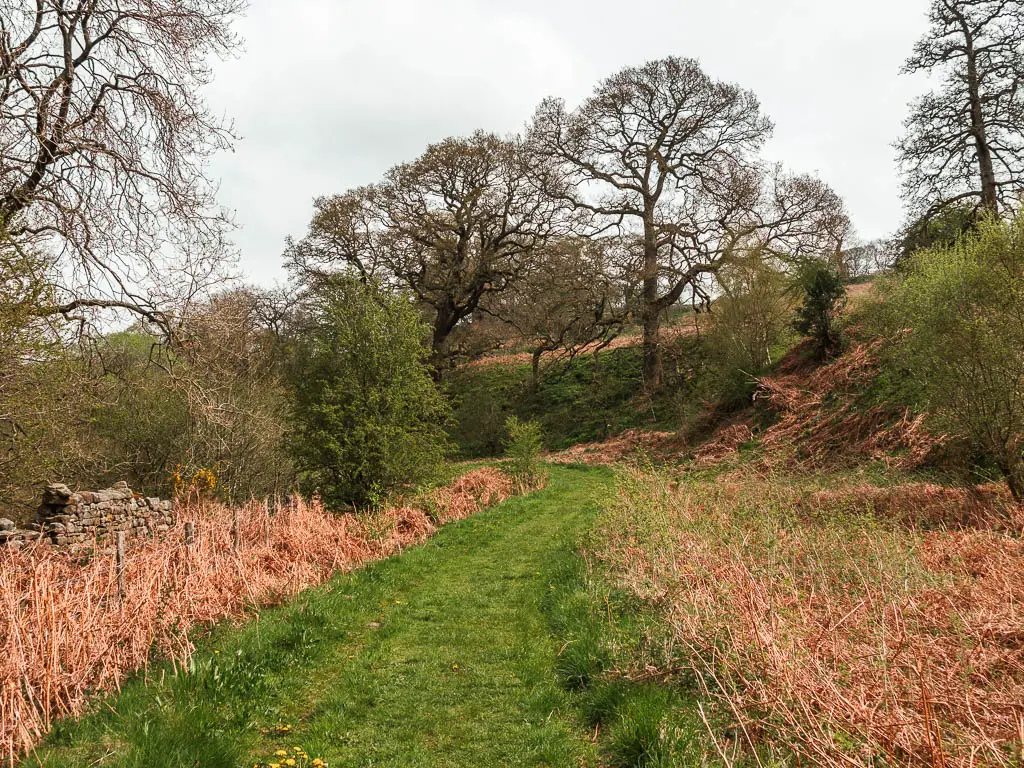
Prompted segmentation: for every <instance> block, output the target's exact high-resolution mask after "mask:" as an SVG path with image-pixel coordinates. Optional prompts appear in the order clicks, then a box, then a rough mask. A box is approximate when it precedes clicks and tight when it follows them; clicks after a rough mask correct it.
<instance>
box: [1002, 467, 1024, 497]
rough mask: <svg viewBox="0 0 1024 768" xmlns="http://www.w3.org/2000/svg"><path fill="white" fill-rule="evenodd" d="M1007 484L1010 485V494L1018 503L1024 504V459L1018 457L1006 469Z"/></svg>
mask: <svg viewBox="0 0 1024 768" xmlns="http://www.w3.org/2000/svg"><path fill="white" fill-rule="evenodd" d="M1004 474H1005V475H1006V484H1007V485H1008V486H1010V494H1011V495H1012V496H1013V500H1014V501H1016V502H1017V503H1018V504H1024V459H1018V460H1017V461H1016V462H1014V463H1013V465H1012V466H1010V468H1009V469H1007V470H1005V471H1004Z"/></svg>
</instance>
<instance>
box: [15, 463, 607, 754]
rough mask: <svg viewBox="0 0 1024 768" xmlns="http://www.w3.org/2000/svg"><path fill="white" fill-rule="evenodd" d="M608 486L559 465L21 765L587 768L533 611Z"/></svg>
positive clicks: (339, 582)
mask: <svg viewBox="0 0 1024 768" xmlns="http://www.w3.org/2000/svg"><path fill="white" fill-rule="evenodd" d="M611 484H612V477H611V474H610V473H609V472H607V471H604V470H599V469H577V468H566V467H554V468H552V470H551V478H550V482H549V485H548V487H547V488H546V489H545V490H544V491H542V492H539V493H536V494H533V495H531V496H529V497H525V498H518V499H512V500H510V501H508V502H506V503H505V504H503V505H501V506H499V507H497V508H495V509H493V510H489V511H487V512H484V513H482V514H480V515H477V516H476V517H474V518H470V519H469V520H466V521H463V522H461V523H455V524H452V525H450V526H448V527H446V528H445V529H443V530H442V531H441V532H439V533H438V534H437V536H435V537H434V538H433V539H432V540H431V541H430V542H428V543H427V544H425V545H424V546H422V547H418V548H416V549H414V550H410V551H409V552H406V553H405V554H403V555H401V556H399V557H395V558H392V559H390V560H387V561H384V562H381V563H378V564H376V565H373V566H371V567H369V568H367V569H365V570H362V571H358V572H355V573H352V574H348V575H343V576H339V577H338V578H336V579H334V580H333V581H332V582H330V583H329V584H328V585H326V586H325V587H322V588H318V589H314V590H310V591H309V592H307V593H304V594H303V596H302V597H301V598H299V599H298V600H297V601H295V602H294V603H293V604H291V605H289V606H288V607H286V608H282V609H279V610H275V611H268V612H265V613H264V614H263V615H262V616H261V618H260V620H259V621H258V622H254V623H253V624H251V625H249V626H247V627H246V628H245V629H243V630H240V631H231V630H222V631H221V632H219V633H218V634H217V635H215V636H214V637H213V638H211V639H210V641H209V642H208V643H204V645H203V648H202V649H200V651H199V652H198V653H197V655H196V660H195V662H194V664H193V666H192V668H191V669H190V670H188V671H187V672H185V673H180V674H174V673H173V671H172V670H169V669H166V670H160V669H157V670H155V671H151V672H150V678H151V679H150V682H149V684H148V685H145V684H143V683H142V681H138V682H136V683H133V684H131V685H129V686H127V687H126V689H125V690H124V692H123V693H122V694H121V695H120V696H118V697H116V698H114V699H111V700H110V701H109V702H106V703H105V704H103V705H101V706H100V707H99V708H98V709H99V711H97V713H96V714H94V715H92V716H90V717H87V718H85V719H84V720H82V721H80V722H78V723H67V724H63V725H60V726H58V727H57V728H56V729H55V730H54V732H53V734H52V735H51V737H50V739H49V740H48V741H47V743H46V744H45V745H44V746H43V747H41V748H40V749H39V751H38V753H37V754H36V755H34V756H32V757H30V758H29V759H27V760H26V761H25V765H32V766H37V765H42V766H48V767H52V768H56V767H57V766H61V767H62V768H63V767H68V768H73V767H75V766H82V767H83V768H84V767H85V766H124V767H126V768H127V767H131V768H143V766H145V767H146V768H157V767H164V766H166V767H167V768H171V767H172V766H173V768H183V767H184V766H201V767H202V768H228V767H230V768H237V766H249V767H250V768H251V766H253V765H254V764H255V763H257V762H261V763H266V762H268V761H269V760H271V759H276V758H273V754H274V751H275V750H277V749H286V750H289V751H291V750H292V749H293V747H296V746H298V747H301V748H302V749H303V750H305V751H306V752H307V753H308V754H309V755H310V756H311V758H321V759H323V760H325V761H327V762H328V763H329V765H330V766H331V768H340V767H341V766H346V767H347V766H352V767H353V768H354V767H355V766H374V767H377V766H405V767H413V766H549V767H550V768H558V767H559V766H580V765H589V764H593V762H594V748H593V745H592V744H591V743H590V741H589V739H588V738H587V736H586V734H585V733H584V731H583V728H582V726H581V725H580V723H579V722H578V721H577V720H576V718H575V716H574V713H573V710H572V709H571V707H570V704H569V700H568V695H567V694H566V693H565V692H564V691H563V690H562V689H561V688H560V686H559V685H558V683H557V682H556V678H555V674H554V667H555V661H556V653H557V650H558V649H557V648H556V647H555V642H554V640H552V639H551V637H550V635H549V625H548V624H547V622H546V620H545V618H544V616H543V615H542V613H541V610H540V606H541V603H542V601H543V600H544V596H545V595H546V594H547V593H548V592H549V591H550V590H551V589H553V588H554V587H553V585H552V584H551V583H549V579H548V576H552V577H554V574H556V573H557V572H558V571H559V570H560V569H562V570H564V568H561V566H563V565H564V563H565V560H566V559H567V558H571V557H572V556H573V555H572V553H571V545H572V544H573V542H574V541H575V538H576V537H577V535H578V533H579V531H580V530H581V529H582V527H583V526H584V525H585V524H586V523H587V521H588V520H589V519H590V516H591V515H592V514H593V512H594V510H595V509H596V507H597V504H598V502H599V500H600V498H601V497H602V495H603V494H605V493H606V492H607V489H608V488H610V487H611ZM300 764H301V761H300Z"/></svg>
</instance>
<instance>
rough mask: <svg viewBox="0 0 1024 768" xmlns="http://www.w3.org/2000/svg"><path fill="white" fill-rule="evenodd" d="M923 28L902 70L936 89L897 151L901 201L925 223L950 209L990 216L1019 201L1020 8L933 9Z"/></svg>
mask: <svg viewBox="0 0 1024 768" xmlns="http://www.w3.org/2000/svg"><path fill="white" fill-rule="evenodd" d="M929 20H930V22H931V26H930V28H929V30H928V32H927V33H926V34H925V35H924V37H922V38H921V40H920V41H919V42H918V43H917V45H916V47H915V48H914V54H913V56H911V57H910V59H909V60H908V61H907V63H906V65H905V67H904V71H905V72H908V73H917V72H924V73H928V74H938V75H941V77H942V83H941V85H940V86H939V87H938V88H937V89H936V90H934V91H932V92H930V93H928V94H926V95H925V96H923V97H922V98H920V99H919V100H918V101H917V102H916V103H915V104H914V105H913V107H912V111H911V115H910V117H909V118H908V120H907V124H906V128H907V133H906V135H905V137H904V138H903V139H902V141H901V142H900V143H899V145H898V151H899V158H900V163H901V166H902V170H903V173H904V188H905V195H906V198H907V201H908V203H909V205H910V207H911V210H912V213H913V214H914V215H915V216H918V217H924V219H925V220H927V219H930V218H931V217H933V216H934V215H936V214H937V213H939V212H940V211H941V210H943V209H945V208H947V207H949V206H951V205H956V206H960V207H962V206H963V205H964V204H969V205H971V206H972V207H973V208H975V209H984V210H987V211H989V212H991V213H997V212H998V211H999V209H1000V207H1001V206H1003V205H1007V204H1012V202H1014V201H1016V199H1018V198H1019V196H1020V194H1021V193H1022V192H1024V88H1022V83H1024V49H1022V45H1021V41H1022V40H1024V2H1022V0H932V4H931V10H930V13H929ZM918 226H920V225H918Z"/></svg>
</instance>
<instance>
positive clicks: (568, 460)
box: [547, 429, 680, 466]
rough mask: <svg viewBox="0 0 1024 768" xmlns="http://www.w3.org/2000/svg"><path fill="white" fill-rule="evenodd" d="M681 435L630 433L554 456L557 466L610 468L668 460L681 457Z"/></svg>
mask: <svg viewBox="0 0 1024 768" xmlns="http://www.w3.org/2000/svg"><path fill="white" fill-rule="evenodd" d="M679 448H680V444H679V435H678V434H676V433H675V432H658V431H655V430H648V429H627V430H626V431H625V432H622V433H620V434H618V435H615V436H614V437H610V438H608V439H607V440H602V441H600V442H596V443H578V444H577V445H574V446H572V447H571V448H566V449H565V450H564V451H559V452H558V453H554V454H551V455H550V456H548V457H547V458H548V460H549V461H552V462H554V463H556V464H590V465H593V466H609V465H612V464H618V463H620V462H623V461H629V460H634V459H636V458H638V457H640V456H644V455H646V456H649V457H656V458H666V457H667V456H669V455H671V454H673V453H674V454H675V455H678V454H679Z"/></svg>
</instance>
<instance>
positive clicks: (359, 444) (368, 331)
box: [289, 276, 449, 507]
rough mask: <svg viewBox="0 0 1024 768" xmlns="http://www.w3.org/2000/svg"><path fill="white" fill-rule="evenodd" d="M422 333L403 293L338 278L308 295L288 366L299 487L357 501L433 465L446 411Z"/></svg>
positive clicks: (441, 452) (442, 444)
mask: <svg viewBox="0 0 1024 768" xmlns="http://www.w3.org/2000/svg"><path fill="white" fill-rule="evenodd" d="M425 338H426V326H425V325H424V323H423V321H422V320H421V318H420V316H419V314H418V313H417V311H416V309H415V308H414V307H413V305H412V304H411V303H410V302H409V301H407V300H406V299H405V298H404V297H402V296H398V295H393V294H389V293H386V292H384V291H381V290H378V289H377V288H375V287H372V286H366V285H364V284H362V283H361V282H359V281H357V280H355V279H354V278H350V277H345V276H336V277H333V278H331V279H330V280H327V281H324V282H323V283H321V284H319V285H318V286H317V287H316V288H315V289H314V290H312V291H311V292H310V293H309V295H308V296H307V298H306V305H305V316H304V318H303V320H302V321H301V322H300V323H299V326H298V327H297V329H296V332H295V334H294V340H293V355H292V360H291V362H290V365H289V367H290V370H291V373H290V378H291V382H292V389H293V394H294V403H293V406H292V414H291V420H292V430H291V436H290V440H289V443H290V445H291V450H292V454H293V456H294V459H295V462H296V466H297V467H298V469H299V471H300V473H301V482H302V485H303V486H304V490H305V491H307V492H316V493H319V494H320V495H321V497H322V498H323V500H324V501H325V503H327V504H328V506H332V507H340V506H344V505H348V504H356V505H365V504H368V503H376V502H379V501H380V500H381V499H382V497H383V496H384V495H385V494H386V493H388V492H389V491H391V490H393V489H395V488H397V487H400V486H404V485H409V484H414V483H417V482H420V481H423V480H426V479H428V478H429V477H430V476H431V475H433V474H435V473H436V472H437V471H438V469H439V468H440V466H441V463H442V462H443V460H444V456H445V453H446V450H447V444H446V441H445V436H444V427H445V424H446V422H447V420H448V417H449V411H448V406H447V404H446V402H445V400H444V398H443V397H442V396H441V394H440V393H439V391H438V389H437V386H436V385H435V383H434V381H433V379H432V377H431V369H430V366H429V364H428V362H427V360H428V356H429V354H430V353H429V350H428V349H427V347H426V345H425V344H424V339H425Z"/></svg>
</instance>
